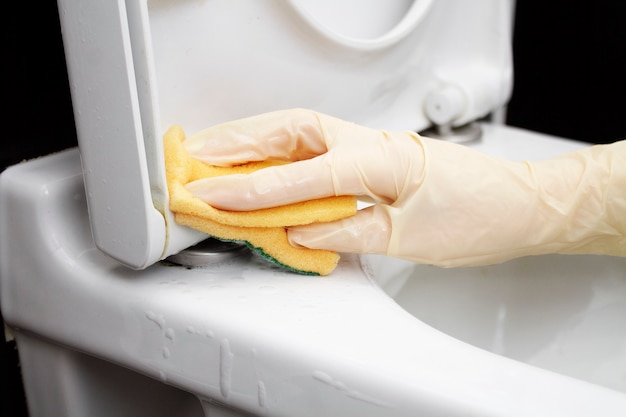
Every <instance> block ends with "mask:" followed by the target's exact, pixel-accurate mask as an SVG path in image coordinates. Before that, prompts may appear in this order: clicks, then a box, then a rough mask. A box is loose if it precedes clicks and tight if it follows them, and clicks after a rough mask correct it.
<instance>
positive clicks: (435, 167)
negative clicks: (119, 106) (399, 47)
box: [184, 109, 626, 266]
mask: <svg viewBox="0 0 626 417" xmlns="http://www.w3.org/2000/svg"><path fill="white" fill-rule="evenodd" d="M184 145H185V147H186V149H187V150H188V152H189V153H190V155H191V156H192V157H194V158H197V159H200V160H202V161H205V162H207V163H210V164H213V165H220V166H231V165H235V164H239V163H243V162H248V161H260V160H266V159H281V160H289V161H295V162H294V163H292V164H286V165H281V166H277V167H271V168H266V169H263V170H260V171H257V172H255V173H253V174H249V175H231V176H223V177H216V178H210V179H205V180H200V181H196V182H193V183H190V184H188V185H187V188H188V190H189V191H191V192H192V193H193V194H194V195H195V196H196V197H199V198H200V199H202V200H204V201H206V202H207V203H209V204H210V205H212V206H214V207H217V208H221V209H226V210H254V209H260V208H266V207H271V206H277V205H283V204H287V203H292V202H296V201H304V200H311V199H315V198H321V197H327V196H334V195H346V194H347V195H358V196H366V197H368V198H369V199H371V200H372V201H373V203H374V205H372V206H370V207H368V208H366V209H363V210H360V211H359V212H358V213H357V214H356V215H355V216H353V217H351V218H348V219H344V220H341V221H337V222H333V223H322V224H313V225H308V226H299V227H293V228H290V229H289V231H288V236H289V240H290V242H291V243H292V244H293V245H301V246H305V247H309V248H318V249H322V248H323V249H329V250H334V251H338V252H353V253H379V254H387V255H390V256H395V257H399V258H404V259H409V260H413V261H416V262H419V263H427V264H434V265H439V266H468V265H481V264H491V263H497V262H502V261H505V260H508V259H512V258H516V257H520V256H525V255H534V254H545V253H595V254H608V255H620V256H626V237H625V236H626V141H622V142H617V143H615V144H613V145H605V146H594V147H589V148H588V149H585V150H582V151H579V152H574V153H571V154H568V155H564V156H562V157H559V158H555V159H551V160H547V161H541V162H514V161H509V160H504V159H498V158H494V157H491V156H487V155H485V154H482V153H480V152H477V151H474V150H472V149H470V148H467V147H464V146H462V145H456V144H452V143H447V142H444V141H439V140H433V139H428V138H424V137H420V136H419V135H417V134H415V133H411V132H401V133H388V132H384V131H378V130H373V129H369V128H365V127H363V126H359V125H355V124H352V123H348V122H345V121H342V120H339V119H336V118H333V117H330V116H327V115H323V114H318V113H315V112H312V111H308V110H300V109H296V110H286V111H279V112H274V113H267V114H263V115H259V116H256V117H251V118H247V119H242V120H239V121H234V122H230V123H225V124H222V125H218V126H215V127H211V128H209V129H206V130H203V131H201V132H199V133H197V134H195V135H193V136H192V137H190V138H189V139H187V141H185V143H184Z"/></svg>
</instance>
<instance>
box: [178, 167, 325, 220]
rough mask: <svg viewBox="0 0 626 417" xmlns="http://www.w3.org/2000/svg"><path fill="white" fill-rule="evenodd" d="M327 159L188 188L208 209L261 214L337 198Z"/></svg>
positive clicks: (204, 181)
mask: <svg viewBox="0 0 626 417" xmlns="http://www.w3.org/2000/svg"><path fill="white" fill-rule="evenodd" d="M327 159H328V158H327V157H326V155H322V156H320V157H317V158H314V159H310V160H306V161H300V162H295V163H292V164H286V165H280V166H275V167H269V168H264V169H261V170H258V171H256V172H253V173H251V174H241V175H224V176H221V177H212V178H206V179H202V180H198V181H193V182H190V183H189V184H187V185H186V186H185V188H187V190H188V191H189V192H191V193H192V194H193V195H194V196H195V197H198V198H199V199H201V200H203V201H205V202H206V203H208V204H209V205H211V206H213V207H216V208H219V209H223V210H232V211H249V210H258V209H263V208H268V207H276V206H282V205H285V204H291V203H296V202H300V201H307V200H314V199H318V198H323V197H331V196H334V195H335V190H334V186H333V179H332V174H331V169H330V168H329V166H328V163H327V162H326V160H327Z"/></svg>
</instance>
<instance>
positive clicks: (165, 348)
mask: <svg viewBox="0 0 626 417" xmlns="http://www.w3.org/2000/svg"><path fill="white" fill-rule="evenodd" d="M170 356H172V353H171V352H170V350H169V349H168V348H167V347H164V348H163V357H164V358H165V359H168V358H169V357H170Z"/></svg>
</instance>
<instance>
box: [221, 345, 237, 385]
mask: <svg viewBox="0 0 626 417" xmlns="http://www.w3.org/2000/svg"><path fill="white" fill-rule="evenodd" d="M234 357H235V356H234V355H233V353H232V352H231V351H230V343H229V342H228V339H222V342H221V343H220V392H221V393H222V395H223V396H224V397H228V394H229V393H230V386H231V382H232V371H233V359H234Z"/></svg>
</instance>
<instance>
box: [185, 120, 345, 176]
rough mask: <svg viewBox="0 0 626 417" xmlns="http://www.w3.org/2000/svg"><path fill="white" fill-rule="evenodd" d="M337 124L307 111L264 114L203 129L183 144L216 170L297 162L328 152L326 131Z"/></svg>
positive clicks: (192, 154) (196, 156) (193, 155)
mask: <svg viewBox="0 0 626 417" xmlns="http://www.w3.org/2000/svg"><path fill="white" fill-rule="evenodd" d="M321 119H329V120H328V121H326V120H325V122H324V123H326V122H329V123H330V124H331V125H332V124H334V123H335V122H336V120H335V119H334V118H331V117H330V116H325V115H320V114H318V113H315V112H313V111H310V110H303V109H291V110H281V111H276V112H271V113H265V114H261V115H258V116H253V117H249V118H245V119H240V120H235V121H232V122H228V123H224V124H220V125H217V126H214V127H210V128H208V129H204V130H202V131H200V132H198V133H196V134H194V135H192V136H190V137H189V138H188V139H187V140H185V141H184V142H183V146H184V147H185V148H186V149H187V152H189V155H190V156H191V157H193V158H196V159H199V160H201V161H204V162H207V163H209V164H212V165H218V166H232V165H237V164H241V163H244V162H250V161H264V160H267V159H277V160H286V161H299V160H303V159H309V158H312V157H314V156H317V155H321V154H323V153H324V152H326V150H327V144H326V135H327V132H326V128H325V127H324V124H323V122H322V121H321Z"/></svg>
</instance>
